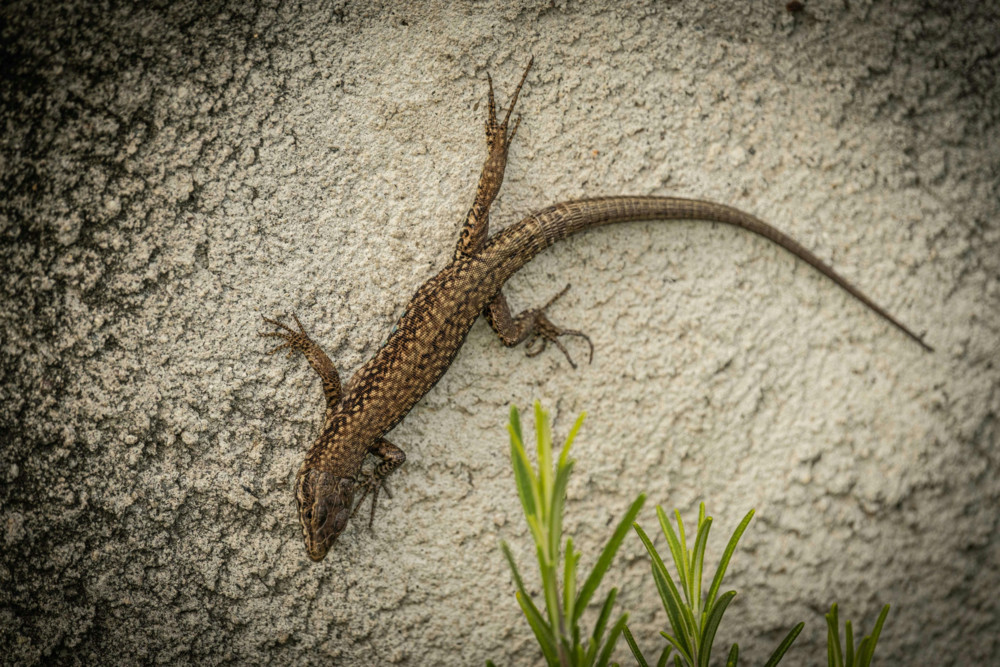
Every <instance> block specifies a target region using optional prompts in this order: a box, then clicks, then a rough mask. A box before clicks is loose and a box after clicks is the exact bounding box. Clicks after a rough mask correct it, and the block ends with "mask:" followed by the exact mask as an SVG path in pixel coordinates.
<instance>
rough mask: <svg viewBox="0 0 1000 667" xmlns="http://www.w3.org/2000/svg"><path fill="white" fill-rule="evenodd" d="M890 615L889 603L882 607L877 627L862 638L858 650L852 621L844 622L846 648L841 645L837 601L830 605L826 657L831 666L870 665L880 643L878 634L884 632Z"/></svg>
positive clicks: (876, 623)
mask: <svg viewBox="0 0 1000 667" xmlns="http://www.w3.org/2000/svg"><path fill="white" fill-rule="evenodd" d="M888 615H889V605H886V606H884V607H882V613H880V614H879V615H878V620H877V621H875V629H874V630H872V633H871V634H870V635H868V636H867V637H865V638H864V639H862V640H861V644H860V645H859V646H858V650H857V651H855V650H854V635H853V632H852V630H851V622H850V621H846V622H845V623H844V635H845V637H844V644H845V647H844V650H843V651H842V650H841V647H840V621H839V620H838V619H837V603H836V602H834V603H833V606H832V607H830V612H829V613H828V614H827V615H826V629H827V632H826V657H827V663H828V664H829V665H830V667H868V666H869V665H871V663H872V655H874V654H875V644H877V643H878V636H879V635H880V634H881V633H882V624H883V623H885V617H886V616H888Z"/></svg>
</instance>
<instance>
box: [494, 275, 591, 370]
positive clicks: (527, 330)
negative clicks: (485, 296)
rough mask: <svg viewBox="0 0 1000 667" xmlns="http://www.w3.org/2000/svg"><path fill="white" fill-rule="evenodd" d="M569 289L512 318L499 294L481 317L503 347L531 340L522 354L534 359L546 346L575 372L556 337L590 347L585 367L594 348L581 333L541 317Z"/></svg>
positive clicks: (574, 364)
mask: <svg viewBox="0 0 1000 667" xmlns="http://www.w3.org/2000/svg"><path fill="white" fill-rule="evenodd" d="M569 287H570V286H569V285H566V287H564V288H563V289H562V291H560V292H559V293H558V294H556V295H555V296H554V297H552V298H551V299H549V300H548V302H547V303H546V304H545V305H544V306H542V307H541V308H529V309H528V310H525V311H522V312H521V313H519V314H517V315H516V316H513V317H512V316H511V314H510V306H509V305H508V304H507V298H506V297H505V296H504V295H503V292H501V293H500V294H497V296H496V298H494V299H493V301H492V302H491V303H490V305H489V306H487V307H486V310H485V311H484V314H485V315H486V319H487V321H488V322H489V323H490V326H491V327H493V330H494V331H495V332H496V334H497V336H499V337H500V340H501V341H502V342H503V344H504V345H506V346H507V347H514V346H515V345H518V344H519V343H522V342H524V341H525V340H527V339H528V338H531V340H530V341H528V344H527V346H526V349H525V354H526V355H527V356H529V357H534V356H537V355H539V354H541V353H542V352H544V351H545V348H546V347H548V344H549V343H552V344H553V345H555V346H556V348H558V349H559V351H560V352H562V353H563V355H565V357H566V361H568V362H569V365H570V366H572V367H573V368H576V363H574V362H573V358H572V357H570V356H569V352H568V351H567V350H566V348H565V347H564V346H563V344H562V342H561V341H560V340H559V337H560V336H577V337H578V338H582V339H584V340H585V341H587V345H588V346H589V347H590V356H589V359H588V361H587V363H590V362H591V361H593V360H594V344H593V342H591V340H590V336H588V335H587V334H585V333H583V332H582V331H576V330H574V329H563V328H562V327H559V326H557V325H555V324H553V323H552V321H551V320H549V318H548V317H547V316H546V315H545V310H546V309H547V308H548V307H549V306H551V305H552V304H553V303H555V302H556V301H557V300H558V299H559V298H560V297H561V296H563V295H564V294H566V292H567V291H568V290H569ZM539 341H540V342H539ZM536 343H537V345H536Z"/></svg>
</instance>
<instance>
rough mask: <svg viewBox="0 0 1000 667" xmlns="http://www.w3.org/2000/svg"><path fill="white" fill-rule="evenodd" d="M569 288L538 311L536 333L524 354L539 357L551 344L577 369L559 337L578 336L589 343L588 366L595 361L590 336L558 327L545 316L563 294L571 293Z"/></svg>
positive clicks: (567, 286)
mask: <svg viewBox="0 0 1000 667" xmlns="http://www.w3.org/2000/svg"><path fill="white" fill-rule="evenodd" d="M569 288H570V286H569V285H566V287H564V288H563V289H562V291H561V292H559V293H558V294H556V295H555V296H554V297H552V298H551V299H549V300H548V303H546V304H545V305H544V306H542V307H541V308H539V309H538V311H537V315H536V316H535V328H534V331H533V332H532V333H533V338H532V339H531V341H530V342H529V343H528V345H527V347H526V348H525V351H524V353H525V355H526V356H529V357H535V356H538V355H539V354H541V353H542V352H544V351H545V348H546V347H548V345H549V343H552V344H553V345H555V346H556V347H557V348H558V349H559V351H560V352H562V353H563V355H565V357H566V361H568V362H569V365H570V366H572V367H573V368H574V369H575V368H576V363H574V361H573V358H572V357H571V356H569V352H568V351H567V350H566V348H565V347H564V346H563V344H562V343H561V342H560V341H559V337H560V336H578V337H579V338H582V339H584V340H585V341H587V345H588V346H589V347H590V356H589V358H588V359H587V363H588V364H589V363H591V362H593V361H594V343H593V342H592V341H591V340H590V336H588V335H587V334H585V333H583V332H582V331H576V330H574V329H563V328H561V327H558V326H556V325H555V324H553V323H552V321H551V320H549V318H548V317H546V316H545V309H546V308H548V307H549V306H551V305H552V304H553V303H555V302H556V301H557V300H558V299H559V297H561V296H562V295H563V294H565V293H566V292H567V291H569ZM539 340H540V341H541V345H538V346H537V347H535V343H536V342H537V341H539Z"/></svg>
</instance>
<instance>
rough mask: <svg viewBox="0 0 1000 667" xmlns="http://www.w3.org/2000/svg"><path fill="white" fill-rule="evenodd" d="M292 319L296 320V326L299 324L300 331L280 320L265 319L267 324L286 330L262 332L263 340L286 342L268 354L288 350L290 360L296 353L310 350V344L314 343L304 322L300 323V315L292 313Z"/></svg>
mask: <svg viewBox="0 0 1000 667" xmlns="http://www.w3.org/2000/svg"><path fill="white" fill-rule="evenodd" d="M292 317H293V318H294V319H295V324H297V325H298V327H299V330H298V331H296V330H295V329H292V328H291V327H290V326H288V325H287V324H285V323H283V322H280V321H278V320H272V319H271V318H270V317H264V318H263V319H264V322H266V323H267V324H270V325H272V326H276V327H278V328H280V329H284V331H266V332H265V331H261V332H260V335H261V336H262V337H263V338H280V339H282V340H284V341H285V342H284V343H281V344H280V345H278V346H277V347H275V348H274V349H273V350H270V351H269V352H268V354H274V353H275V352H280V351H281V350H285V349H287V350H288V356H289V358H291V356H292V355H293V354H295V352H296V351H300V352H305V351H306V350H307V349H308V347H309V345H310V343H312V341H311V340H310V339H309V336H308V335H307V334H306V330H305V329H304V328H303V326H302V322H299V317H298V315H296V314H295V313H292Z"/></svg>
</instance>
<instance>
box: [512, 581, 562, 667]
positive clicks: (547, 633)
mask: <svg viewBox="0 0 1000 667" xmlns="http://www.w3.org/2000/svg"><path fill="white" fill-rule="evenodd" d="M516 597H517V603H518V604H519V605H521V611H523V612H524V616H525V618H527V619H528V625H530V626H531V631H532V632H534V633H535V639H537V640H538V645H539V646H540V647H541V649H542V655H544V656H545V661H546V662H548V663H549V664H550V665H558V664H559V650H558V648H557V646H558V645H557V643H556V638H555V635H554V633H553V632H552V628H551V627H549V625H548V624H547V623H546V622H545V619H544V618H542V615H541V614H540V613H538V608H537V607H535V603H533V602H532V601H531V598H529V597H527V596H525V595H521V593H520V592H518V593H516Z"/></svg>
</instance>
